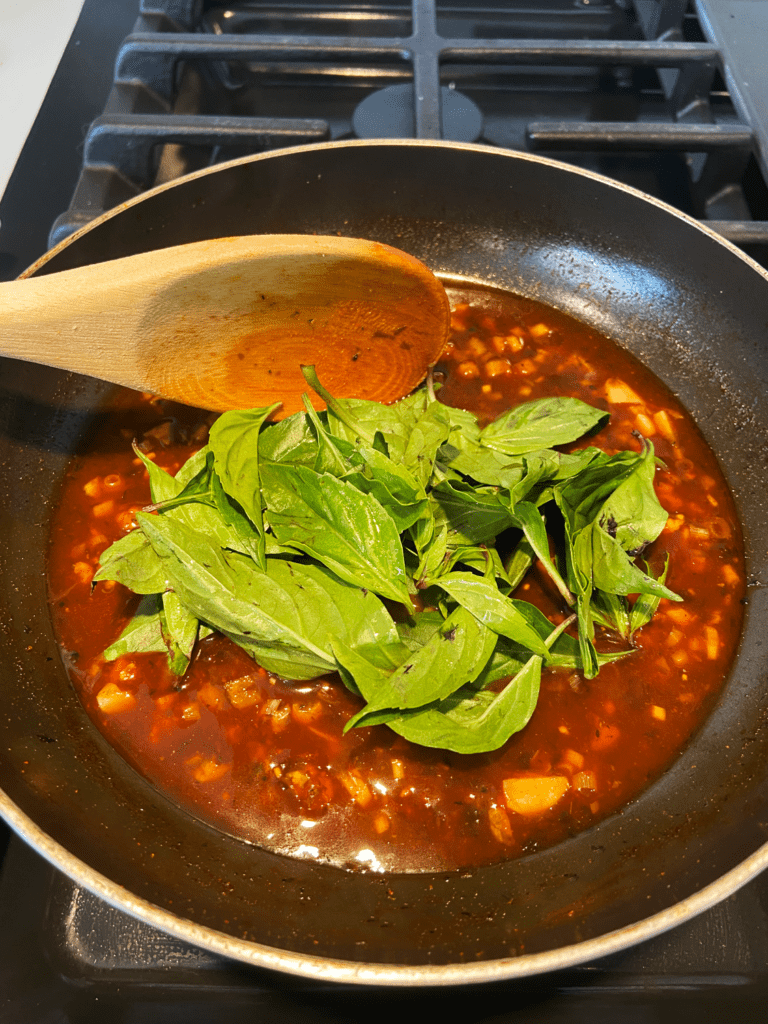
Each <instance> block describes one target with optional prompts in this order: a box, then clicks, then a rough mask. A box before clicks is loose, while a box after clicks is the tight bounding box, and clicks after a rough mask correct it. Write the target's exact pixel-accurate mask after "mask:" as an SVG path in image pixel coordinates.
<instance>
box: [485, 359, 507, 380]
mask: <svg viewBox="0 0 768 1024" xmlns="http://www.w3.org/2000/svg"><path fill="white" fill-rule="evenodd" d="M511 372H512V367H511V366H510V365H509V362H508V360H506V359H489V360H488V362H487V363H486V364H485V373H486V376H487V377H501V376H502V375H503V374H505V373H511Z"/></svg>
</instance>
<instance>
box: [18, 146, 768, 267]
mask: <svg viewBox="0 0 768 1024" xmlns="http://www.w3.org/2000/svg"><path fill="white" fill-rule="evenodd" d="M375 147H381V148H390V147H401V148H405V149H408V148H418V149H446V150H454V151H456V150H458V151H465V152H477V153H483V154H485V155H486V156H495V157H498V158H500V159H508V160H521V161H527V162H529V163H536V164H543V165H544V166H547V167H552V168H554V169H559V170H564V171H568V172H569V173H570V174H574V175H577V176H580V177H583V178H586V179H588V180H591V181H597V182H601V183H602V184H604V185H608V186H610V187H611V188H614V189H616V190H618V191H619V192H625V193H626V194H627V195H631V196H634V197H635V198H636V199H640V200H643V201H645V202H648V203H650V204H651V205H652V206H655V207H657V208H659V209H662V210H664V211H665V212H666V213H668V214H670V215H671V216H672V217H675V218H676V219H677V220H680V221H682V222H683V223H685V224H687V225H689V226H690V227H692V228H695V229H696V230H698V231H701V232H702V233H703V234H705V235H707V236H709V237H710V238H711V239H713V240H714V241H716V242H717V243H718V244H720V245H722V246H724V247H725V248H726V249H728V250H729V252H731V253H732V254H733V255H734V256H737V257H738V258H739V259H741V260H743V261H744V262H745V263H746V264H747V265H748V266H750V267H751V268H752V269H753V270H755V271H757V273H758V274H759V275H760V276H761V277H763V278H765V280H766V281H768V270H766V268H765V267H763V266H761V265H760V264H759V263H758V262H757V261H756V260H753V259H752V257H751V256H748V255H747V254H746V253H745V252H744V250H743V249H740V248H739V247H738V246H737V245H735V244H734V243H733V242H730V241H729V240H728V239H727V238H724V237H723V236H722V235H721V234H718V232H717V231H715V230H713V229H712V228H710V227H708V226H707V225H706V223H704V222H703V221H699V220H696V218H695V217H691V216H689V215H688V214H687V213H683V212H682V211H681V210H678V209H676V208H675V207H674V206H670V205H669V204H668V203H665V202H664V201H663V200H661V199H657V198H656V197H655V196H652V195H650V194H649V193H647V192H643V191H642V190H641V189H637V188H634V187H633V186H632V185H626V184H624V183H623V182H620V181H616V180H614V179H613V178H609V177H607V176H606V175H604V174H598V173H597V172H596V171H589V170H586V169H584V168H582V167H574V166H572V165H571V164H567V163H565V162H564V161H562V160H553V159H552V158H551V157H545V156H540V155H539V154H538V153H524V152H521V151H518V150H504V149H497V148H496V147H495V146H487V145H482V144H480V143H470V142H450V141H447V140H432V139H342V140H339V141H335V142H315V143H307V144H306V145H302V146H286V147H283V148H281V149H272V150H270V151H269V152H267V153H257V154H255V155H251V156H243V157H237V158H235V159H234V160H227V161H224V162H223V163H220V164H215V165H214V166H212V167H203V168H201V169H200V170H198V171H192V172H191V173H189V174H185V175H182V176H181V177H179V178H174V179H173V180H172V181H167V182H164V183H163V184H161V185H156V186H155V187H154V188H151V189H148V190H147V191H146V192H142V193H140V195H137V196H133V197H132V198H131V199H126V200H125V201H124V202H122V203H120V204H119V205H118V206H115V207H113V208H112V209H111V210H105V211H104V212H103V213H102V214H100V215H99V216H98V217H95V218H94V219H93V220H91V221H89V222H88V223H87V224H84V225H83V226H82V227H79V228H77V229H76V230H75V231H73V232H72V234H71V235H68V236H67V237H66V238H63V239H62V240H61V241H60V242H58V243H57V244H56V245H55V246H54V247H53V248H52V249H49V250H48V251H47V252H45V253H43V255H42V256H40V257H39V258H38V259H37V260H35V262H34V263H32V264H31V265H30V266H29V267H27V269H26V270H24V271H23V272H22V273H21V274H19V277H20V278H24V277H29V276H30V275H31V274H34V273H35V272H36V271H37V270H39V269H40V268H41V267H44V266H45V264H46V263H48V262H49V261H50V260H51V259H52V258H53V257H54V256H55V255H56V254H58V253H59V252H61V251H62V250H64V249H66V248H67V247H68V246H69V245H71V244H72V243H73V242H75V241H76V240H77V239H78V238H80V237H81V236H83V235H85V234H88V233H89V232H90V231H92V230H93V229H94V228H95V227H97V226H98V225H99V224H102V223H104V222H106V221H109V220H111V219H112V218H113V217H116V216H118V214H120V213H122V212H123V211H124V210H129V209H131V208H132V207H134V206H137V205H138V204H140V203H142V202H143V201H144V200H145V199H150V198H151V197H153V196H156V195H160V194H161V193H163V192H166V191H168V190H169V189H172V188H175V187H176V186H177V185H182V184H184V183H187V182H190V181H195V180H196V179H199V178H205V177H208V175H212V174H217V173H218V172H220V171H225V170H227V169H229V168H233V167H240V166H245V165H246V164H251V163H259V162H261V161H265V160H273V159H278V158H281V157H285V156H287V155H289V154H293V153H314V152H323V151H324V150H337V149H371V148H375Z"/></svg>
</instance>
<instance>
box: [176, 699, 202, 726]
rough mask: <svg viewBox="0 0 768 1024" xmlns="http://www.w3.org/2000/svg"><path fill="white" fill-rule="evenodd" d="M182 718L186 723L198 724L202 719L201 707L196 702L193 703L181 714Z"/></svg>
mask: <svg viewBox="0 0 768 1024" xmlns="http://www.w3.org/2000/svg"><path fill="white" fill-rule="evenodd" d="M181 718H182V721H184V722H197V721H199V719H200V705H199V704H198V703H197V701H196V700H194V701H192V703H191V704H187V706H186V707H185V708H184V709H183V710H182V712H181Z"/></svg>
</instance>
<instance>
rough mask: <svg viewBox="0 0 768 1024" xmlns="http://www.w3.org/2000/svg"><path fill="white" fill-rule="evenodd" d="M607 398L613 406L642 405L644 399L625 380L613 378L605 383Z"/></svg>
mask: <svg viewBox="0 0 768 1024" xmlns="http://www.w3.org/2000/svg"><path fill="white" fill-rule="evenodd" d="M605 397H606V398H607V399H608V401H609V402H610V403H611V405H642V401H643V400H642V398H641V397H640V395H638V393H637V392H636V391H633V390H632V388H631V387H630V386H629V384H625V383H624V381H623V380H617V379H616V378H615V377H612V378H611V379H610V380H607V381H606V382H605Z"/></svg>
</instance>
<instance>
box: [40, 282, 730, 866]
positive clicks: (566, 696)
mask: <svg viewBox="0 0 768 1024" xmlns="http://www.w3.org/2000/svg"><path fill="white" fill-rule="evenodd" d="M451 299H452V308H453V310H454V312H453V333H452V337H451V341H450V343H449V346H448V349H447V350H446V352H445V354H444V356H443V358H442V359H441V362H440V364H439V366H438V379H440V378H442V380H443V387H442V390H441V392H440V398H441V400H442V401H444V402H446V403H448V404H452V405H458V406H462V407H464V408H466V409H470V410H471V411H473V412H475V413H476V414H477V415H478V416H479V417H481V418H482V420H483V421H488V420H491V419H493V418H495V417H496V416H498V415H499V414H500V413H501V412H503V411H504V410H505V409H507V408H509V407H510V406H512V405H516V404H519V403H521V402H526V401H530V400H531V399H534V398H539V397H544V396H550V395H572V396H575V397H577V398H580V399H582V400H584V401H586V402H588V403H590V404H591V405H595V406H599V407H601V408H604V409H608V410H610V412H611V419H610V421H609V423H608V425H607V426H606V427H605V428H604V429H603V430H601V432H600V433H599V434H598V435H596V436H595V437H592V438H590V439H589V442H583V443H589V444H594V445H597V446H598V447H601V448H603V449H604V450H605V451H607V452H608V453H610V454H612V453H614V452H617V451H621V450H624V449H633V450H638V448H639V440H638V437H637V434H641V435H643V436H644V437H646V438H649V439H650V440H652V441H653V444H654V446H655V449H656V453H657V455H658V456H659V458H660V459H661V460H663V464H664V467H663V468H660V469H658V470H657V474H656V489H657V494H658V496H659V499H660V501H661V503H662V505H663V506H664V507H665V509H666V510H667V511H668V513H669V520H668V523H667V526H666V528H665V530H664V532H663V533H662V535H661V537H660V538H659V539H658V540H657V541H656V542H655V543H654V545H653V546H652V547H651V549H649V551H648V552H646V554H645V557H646V559H647V560H648V561H649V563H650V565H651V566H652V568H654V570H655V571H656V572H658V570H659V569H660V567H661V566H662V565H663V562H664V558H665V556H666V553H669V558H670V563H669V574H668V577H667V581H666V582H667V585H668V586H669V587H670V588H671V589H672V590H674V591H675V592H677V593H678V594H680V595H682V596H683V598H684V601H683V603H682V604H676V603H672V602H668V601H664V600H662V602H661V605H660V607H659V611H658V612H657V614H656V616H655V617H654V619H653V620H652V621H651V623H650V624H649V625H647V626H645V627H644V628H643V629H642V630H641V631H640V633H639V634H638V635H637V637H636V641H635V643H636V648H637V649H636V650H635V651H634V653H632V654H631V655H630V656H629V657H628V658H626V659H624V660H622V661H619V662H615V663H613V664H608V665H605V666H603V667H602V668H601V671H600V673H599V675H598V676H597V678H595V679H592V680H585V679H584V678H583V677H582V675H581V673H579V672H575V671H566V670H562V669H561V670H552V669H548V670H545V672H544V674H543V678H542V685H541V693H540V697H539V702H538V706H537V708H536V711H535V712H534V715H533V717H532V719H531V721H530V722H529V724H528V725H527V726H526V727H525V728H524V729H523V730H522V731H521V732H520V733H518V734H517V735H515V736H513V737H512V739H511V740H509V741H508V742H507V744H506V745H505V746H504V747H502V748H501V749H500V750H498V751H495V752H493V753H490V754H482V755H471V756H469V755H460V754H453V753H450V752H446V751H439V750H430V749H426V748H421V747H417V746H415V745H413V744H410V743H409V742H407V741H406V740H404V739H402V738H400V737H398V736H396V735H395V734H394V733H393V732H391V731H390V730H389V729H387V728H386V727H384V726H377V727H374V728H364V729H359V730H351V731H350V732H349V733H348V734H347V735H346V736H343V735H342V729H343V726H344V723H345V722H346V720H347V719H348V718H349V717H350V715H352V714H354V713H355V712H356V711H357V710H358V709H359V707H360V702H359V701H358V700H357V699H356V698H355V697H354V696H352V695H351V694H350V693H348V692H347V691H346V690H345V689H344V687H343V686H342V685H341V684H340V682H339V681H338V680H336V679H334V678H333V677H326V678H322V679H318V680H314V681H312V682H309V683H301V684H296V683H290V682H286V681H284V680H281V679H278V678H276V677H274V676H272V675H270V674H268V673H267V672H265V671H263V670H262V669H260V668H259V667H258V666H256V665H255V664H254V662H253V661H252V660H251V659H250V658H249V657H248V656H247V655H246V654H245V653H244V652H243V651H242V650H240V649H239V648H238V647H236V646H235V645H233V644H231V643H230V642H229V641H227V640H225V639H224V638H222V637H220V636H215V635H214V636H211V637H209V638H208V639H206V640H203V641H201V642H200V643H199V645H198V651H197V654H196V657H195V660H194V662H193V665H192V667H191V669H190V670H189V671H188V673H187V675H186V676H184V677H183V678H182V679H178V678H177V677H175V676H173V675H172V674H171V673H170V671H169V670H168V667H167V665H166V663H165V658H164V657H163V656H161V655H132V656H124V657H121V658H119V659H118V660H117V661H114V662H111V663H106V662H105V661H104V659H103V657H102V656H101V654H102V651H103V650H104V649H105V647H107V646H108V645H109V644H110V643H111V642H112V641H113V640H114V639H115V638H116V636H117V635H118V634H119V633H120V631H121V630H122V628H123V626H124V624H125V622H126V621H127V620H128V618H129V617H130V615H131V613H132V611H133V609H134V608H135V606H136V603H137V601H138V598H136V597H135V596H134V595H132V594H130V593H129V592H128V591H126V590H124V589H123V588H122V587H121V586H120V585H117V584H108V583H107V584H104V583H102V584H99V585H97V586H96V588H95V589H94V590H93V593H92V592H91V589H92V588H91V579H92V576H93V573H94V572H95V569H96V567H97V565H98V558H99V555H100V553H101V552H102V551H103V550H104V549H105V548H106V547H107V546H108V545H109V544H110V543H112V542H113V541H114V540H116V539H117V538H118V537H120V536H121V535H123V534H124V533H125V532H127V531H128V530H130V529H131V528H132V524H133V522H134V519H133V516H134V513H135V510H136V509H139V508H141V507H142V506H144V505H146V504H148V502H149V500H150V497H149V489H148V482H147V476H146V472H145V470H144V468H143V467H142V466H141V464H140V462H139V460H138V459H136V458H135V456H134V453H133V451H132V450H131V446H130V442H131V440H132V439H133V438H136V439H137V440H140V442H141V446H142V448H143V450H144V451H145V452H148V453H151V456H152V457H153V458H155V459H156V461H157V462H158V464H160V465H162V466H163V467H165V468H166V469H169V470H171V471H175V469H176V468H177V467H178V466H179V465H181V463H182V462H184V461H185V460H186V458H187V457H188V456H189V455H190V454H192V452H194V451H195V450H197V449H198V448H200V447H201V446H202V445H203V444H204V443H205V440H206V434H207V428H208V426H209V425H210V422H211V421H212V417H211V416H209V415H207V414H204V413H200V412H198V411H195V410H190V409H185V408H182V407H178V406H173V407H171V406H169V405H167V404H165V403H159V402H157V401H155V400H153V399H150V398H149V397H146V396H144V397H141V396H136V395H134V394H133V393H127V392H124V393H120V395H119V396H118V397H117V398H116V399H115V403H114V408H113V411H112V413H111V415H110V416H108V417H106V419H105V420H104V422H105V423H106V425H105V426H101V427H100V428H99V430H98V432H97V433H95V434H94V436H93V437H92V438H91V439H90V442H89V444H88V446H87V448H86V449H84V450H83V452H82V454H80V455H79V456H78V457H77V458H76V460H75V461H74V463H73V465H72V466H71V468H70V470H69V472H68V473H67V476H66V479H65V480H64V483H63V486H62V490H61V497H60V501H59V504H58V508H57V511H56V513H55V515H54V519H53V525H52V534H51V546H50V552H49V590H50V602H51V609H52V615H53V619H54V624H55V628H56V630H57V634H58V637H59V641H60V647H61V650H62V656H63V659H64V662H65V665H66V668H67V671H68V673H69V675H70V678H71V680H72V683H73V685H74V686H75V687H76V689H77V691H78V693H79V694H80V697H81V699H82V701H83V703H84V705H85V707H86V709H87V710H88V712H89V714H90V715H91V717H92V719H93V721H94V722H95V723H96V725H97V726H98V728H99V729H100V730H101V731H102V732H103V733H104V734H105V735H106V736H107V737H108V739H109V740H110V742H111V743H112V744H113V745H114V746H115V748H116V749H117V750H118V751H119V752H120V753H121V754H122V755H123V756H124V757H125V758H126V759H127V760H128V761H129V762H130V763H131V764H132V765H133V766H134V767H135V768H136V769H137V770H138V771H139V772H140V773H141V774H142V775H143V776H145V777H146V778H147V779H149V780H150V781H151V782H152V783H153V784H154V785H156V786H157V787H159V788H160V789H161V790H162V791H164V792H165V793H166V794H168V795H169V796H170V797H171V798H172V799H173V800H175V801H177V802H178V803H179V804H180V805H181V806H183V807H184V808H186V809H187V810H188V811H189V813H190V814H193V815H196V816H197V817H199V818H201V819H203V820H204V821H206V822H208V823H210V824H211V825H213V826H214V827H217V828H219V829H222V830H224V831H226V832H229V833H231V834H232V835H235V836H238V837H240V838H242V839H243V840H246V841H248V842H252V843H256V844H258V845H260V846H262V847H265V848H267V849H270V850H273V851H275V852H277V853H282V854H286V855H289V856H294V857H302V858H309V859H315V860H319V861H323V862H326V863H331V864H335V865H339V866H342V867H348V868H356V869H367V870H379V871H381V870H386V871H436V870H446V869H455V868H464V867H468V866H476V865H481V864H487V863H492V862H495V861H499V860H503V859H507V858H511V857H517V856H520V855H523V854H526V853H531V852H533V851H535V850H537V849H540V848H543V847H546V846H550V845H552V844H554V843H557V842H559V841H561V840H563V839H565V838H566V837H568V836H570V835H572V834H574V833H575V832H577V831H580V830H582V829H585V828H588V827H590V826H591V825H593V824H595V823H596V822H598V821H599V820H600V819H602V818H604V817H605V816H606V815H609V814H611V813H613V812H615V811H616V810H618V809H619V808H621V807H622V806H623V805H625V804H626V803H627V802H628V801H630V800H631V799H632V798H633V797H635V796H636V795H637V794H638V793H639V792H640V791H641V790H643V789H644V788H645V787H646V786H647V785H648V784H649V782H650V781H652V780H653V779H654V778H656V777H657V776H658V775H659V774H660V773H661V772H662V771H663V770H664V769H665V767H667V766H668V765H669V764H670V762H671V761H672V760H673V759H674V757H675V756H676V754H677V753H678V752H679V751H680V749H681V747H682V746H683V745H684V744H685V743H686V741H687V740H688V739H689V737H690V736H691V734H692V733H693V732H694V731H695V729H696V728H697V726H698V725H699V724H700V723H701V721H702V719H703V717H704V716H705V715H706V714H707V712H708V710H709V709H710V707H711V706H712V703H713V701H714V699H715V698H716V696H717V693H718V691H719V690H720V688H721V685H722V683H723V680H724V678H725V675H726V673H727V670H728V666H729V664H730V662H731V660H732V658H733V656H734V653H735V650H736V645H737V642H738V636H739V631H740V626H741V612H742V599H743V593H744V565H743V553H742V542H741V534H740V528H739V524H738V520H737V517H736V514H735V509H734V505H733V501H732V498H731V496H730V493H729V491H728V488H727V485H726V484H725V481H724V479H723V476H722V473H721V471H720V469H719V467H718V465H717V462H716V459H715V457H714V455H713V453H712V452H711V450H710V449H709V448H708V446H707V445H706V443H705V442H704V441H703V439H702V437H701V435H700V433H699V431H698V429H697V427H696V426H695V424H694V423H693V421H692V419H691V417H690V416H689V415H688V414H687V413H686V412H685V410H684V409H683V408H682V406H681V405H680V404H679V402H677V400H676V399H675V398H674V397H673V396H672V395H671V393H670V392H669V391H668V390H667V389H666V388H665V387H664V386H663V385H662V384H661V383H660V382H659V381H658V380H657V379H656V378H655V377H654V376H653V375H652V374H651V373H649V371H648V370H646V369H645V368H644V367H643V366H642V365H641V364H640V363H639V362H638V361H637V360H636V359H635V358H634V357H632V356H631V355H629V354H628V353H627V352H626V351H624V350H623V349H621V348H619V347H618V346H616V345H615V344H613V343H612V342H610V341H608V340H607V339H605V338H604V337H602V336H600V335H598V334H596V333H595V332H594V331H592V330H591V329H589V328H587V327H585V326H584V325H582V324H580V323H578V322H576V321H574V320H573V319H571V318H569V317H568V316H566V315H564V314H562V313H559V312H556V311H554V310H551V309H549V308H548V307H545V306H542V305H540V304H538V303H536V302H533V301H530V300H524V299H521V298H518V297H516V296H512V295H509V294H507V293H502V292H496V291H485V290H481V289H471V290H466V291H454V292H452V293H451ZM518 596H520V597H523V598H525V599H526V600H530V601H533V602H534V603H536V604H538V605H539V606H540V607H541V608H542V609H543V610H544V611H545V613H546V614H547V615H549V617H550V618H551V619H552V621H553V622H559V621H562V619H563V618H564V617H565V616H566V614H567V609H566V608H565V606H564V605H563V603H562V600H561V599H560V598H559V595H558V594H557V593H556V592H555V591H554V589H553V588H552V587H551V586H550V584H549V583H548V581H547V579H546V577H544V576H543V574H539V573H537V571H536V569H535V568H534V570H533V571H532V572H531V573H530V574H529V576H528V578H527V579H526V581H525V582H524V583H523V584H522V587H521V590H520V593H519V595H518ZM600 642H601V644H602V646H603V648H604V649H610V648H611V646H612V644H613V645H614V646H615V644H614V641H613V639H612V638H611V637H610V636H608V635H605V636H603V637H602V638H601V641H600ZM532 777H536V778H539V777H546V778H550V779H553V780H558V781H557V782H556V783H555V784H554V786H555V789H554V792H555V793H556V794H557V798H556V799H555V800H554V801H552V802H551V803H550V804H549V805H548V806H546V808H545V809H543V810H542V809H541V808H539V809H536V808H534V809H533V810H531V808H530V807H525V806H523V805H521V804H520V803H519V801H517V800H516V799H515V790H514V783H513V784H510V780H514V779H519V778H524V779H530V778H532Z"/></svg>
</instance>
